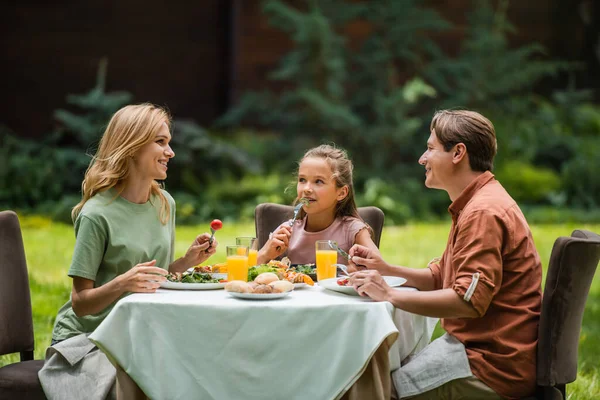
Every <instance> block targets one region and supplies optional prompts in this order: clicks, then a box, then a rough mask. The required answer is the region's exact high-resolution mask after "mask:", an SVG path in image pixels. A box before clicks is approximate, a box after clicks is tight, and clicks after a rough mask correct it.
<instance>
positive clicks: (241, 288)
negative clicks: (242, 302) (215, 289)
mask: <svg viewBox="0 0 600 400" xmlns="http://www.w3.org/2000/svg"><path fill="white" fill-rule="evenodd" d="M225 290H226V291H228V292H235V293H252V288H251V287H250V286H249V285H248V284H247V283H246V282H244V281H231V282H227V284H226V285H225Z"/></svg>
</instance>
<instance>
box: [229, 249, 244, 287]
mask: <svg viewBox="0 0 600 400" xmlns="http://www.w3.org/2000/svg"><path fill="white" fill-rule="evenodd" d="M227 280H228V281H244V282H247V281H248V257H247V256H238V255H232V256H227Z"/></svg>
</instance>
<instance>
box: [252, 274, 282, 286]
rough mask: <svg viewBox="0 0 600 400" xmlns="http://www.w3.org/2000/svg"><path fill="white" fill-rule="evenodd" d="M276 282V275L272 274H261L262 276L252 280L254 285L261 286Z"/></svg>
mask: <svg viewBox="0 0 600 400" xmlns="http://www.w3.org/2000/svg"><path fill="white" fill-rule="evenodd" d="M278 280H279V277H277V275H276V274H274V273H272V272H263V273H262V274H260V275H258V276H257V277H256V279H254V281H255V282H256V283H259V284H261V285H268V284H269V283H271V282H274V281H278Z"/></svg>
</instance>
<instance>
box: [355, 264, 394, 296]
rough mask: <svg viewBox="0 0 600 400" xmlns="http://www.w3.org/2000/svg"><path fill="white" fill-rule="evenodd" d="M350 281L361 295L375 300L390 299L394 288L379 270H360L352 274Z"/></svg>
mask: <svg viewBox="0 0 600 400" xmlns="http://www.w3.org/2000/svg"><path fill="white" fill-rule="evenodd" d="M348 281H349V283H350V284H351V285H352V286H353V287H354V289H355V290H356V291H357V292H358V294H360V295H361V296H368V297H370V298H371V299H373V300H375V301H390V297H391V296H390V295H391V293H392V290H393V289H392V288H391V287H390V286H389V285H388V284H387V283H386V282H385V280H384V279H383V277H382V276H381V274H380V273H379V272H378V271H358V272H355V273H353V274H351V275H350V277H349V278H348Z"/></svg>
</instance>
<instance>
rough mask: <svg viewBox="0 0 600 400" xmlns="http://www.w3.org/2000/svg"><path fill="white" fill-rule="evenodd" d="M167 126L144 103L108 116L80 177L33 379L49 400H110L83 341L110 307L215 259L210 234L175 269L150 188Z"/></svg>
mask: <svg viewBox="0 0 600 400" xmlns="http://www.w3.org/2000/svg"><path fill="white" fill-rule="evenodd" d="M170 124H171V119H170V116H169V115H168V113H167V112H166V111H165V110H163V109H162V108H159V107H157V106H154V105H151V104H140V105H129V106H126V107H123V108H122V109H120V110H119V111H117V112H116V113H115V114H114V115H113V117H112V118H111V120H110V122H109V123H108V126H107V128H106V131H105V132H104V134H103V136H102V138H101V140H100V143H99V147H98V151H97V153H96V155H95V156H94V157H93V158H92V161H91V163H90V166H89V168H88V170H87V171H86V173H85V177H84V180H83V183H82V185H81V186H82V192H83V195H82V199H81V201H80V202H79V203H78V204H77V205H76V206H75V207H74V208H73V211H72V217H73V219H74V224H75V236H76V241H75V249H74V251H73V258H72V261H71V266H70V268H69V272H68V275H69V276H70V277H72V278H73V288H72V291H71V296H70V299H69V301H67V303H66V304H65V305H64V306H63V307H62V308H61V309H60V310H59V311H58V316H57V317H56V322H55V324H54V330H53V332H52V346H51V347H50V348H49V349H48V350H47V352H46V362H45V365H44V367H43V368H42V370H41V371H40V372H39V377H40V382H41V383H42V387H43V388H44V392H45V393H46V396H47V397H48V398H49V399H53V398H63V399H64V398H69V399H75V398H86V399H94V398H98V399H103V398H106V397H107V396H108V397H111V396H112V395H114V393H113V391H114V390H113V389H111V387H112V386H113V384H114V381H115V373H116V370H115V367H113V366H112V364H111V363H110V362H109V361H108V359H107V357H106V356H105V355H104V353H102V352H100V351H98V349H97V348H96V347H95V346H94V344H93V343H91V342H90V341H89V340H88V339H87V336H88V335H89V334H90V333H92V332H93V331H94V329H96V327H98V325H100V323H101V322H102V321H103V320H104V318H105V317H106V316H107V315H108V313H109V312H110V311H111V309H112V308H113V306H114V305H115V303H116V302H117V300H119V299H120V298H121V297H123V296H124V295H126V294H128V293H153V292H155V291H156V289H157V288H158V287H159V286H160V283H161V282H164V281H165V279H166V278H165V275H166V274H167V272H183V271H185V270H186V269H188V268H189V267H192V266H194V265H197V264H200V263H201V262H203V261H205V260H206V259H207V258H209V257H210V256H211V255H213V254H214V253H215V251H216V248H217V245H218V243H217V242H216V241H213V242H212V245H211V244H209V237H210V236H209V234H208V233H204V234H202V235H199V236H197V237H196V239H195V240H194V242H193V243H192V245H191V246H190V247H189V249H188V250H187V252H186V254H185V255H184V256H183V257H181V258H179V259H177V260H175V261H174V245H175V201H174V200H173V198H172V197H171V195H169V193H167V192H166V191H165V190H164V189H162V188H161V184H159V182H158V181H162V180H164V179H166V177H167V165H168V163H169V160H170V159H171V158H173V157H174V156H175V153H174V152H173V150H172V149H171V146H170V144H169V143H170V141H171V132H170Z"/></svg>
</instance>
